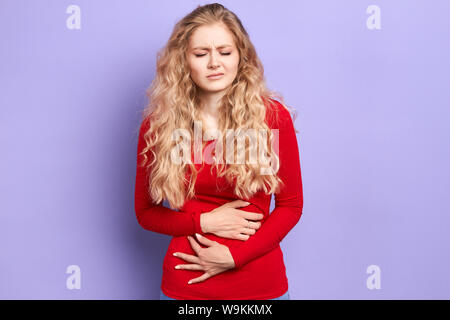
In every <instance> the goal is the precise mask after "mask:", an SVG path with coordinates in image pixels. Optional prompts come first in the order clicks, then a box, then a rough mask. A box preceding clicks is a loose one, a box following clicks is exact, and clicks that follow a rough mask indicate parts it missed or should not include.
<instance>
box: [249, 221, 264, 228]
mask: <svg viewBox="0 0 450 320" xmlns="http://www.w3.org/2000/svg"><path fill="white" fill-rule="evenodd" d="M259 227H261V222H252V221H249V222H248V227H247V229H259Z"/></svg>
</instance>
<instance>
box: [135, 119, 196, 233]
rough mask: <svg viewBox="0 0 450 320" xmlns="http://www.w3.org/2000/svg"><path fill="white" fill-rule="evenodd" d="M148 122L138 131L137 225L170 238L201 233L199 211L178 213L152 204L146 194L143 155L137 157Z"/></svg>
mask: <svg viewBox="0 0 450 320" xmlns="http://www.w3.org/2000/svg"><path fill="white" fill-rule="evenodd" d="M149 126H150V122H149V120H148V118H147V119H145V120H144V121H143V122H142V124H141V127H140V129H139V139H138V147H137V166H136V185H135V200H134V208H135V212H136V218H137V220H138V223H139V225H140V226H141V227H142V228H144V229H146V230H149V231H154V232H158V233H163V234H167V235H172V236H186V235H192V234H194V233H196V232H197V233H200V232H201V226H200V211H196V212H194V213H187V212H179V211H175V210H172V209H170V208H167V207H164V206H162V204H159V205H156V204H153V202H152V200H151V199H150V196H149V194H148V191H147V190H148V179H146V176H147V175H146V170H145V167H144V166H142V161H143V160H144V156H143V155H139V154H140V153H141V152H142V150H143V149H144V147H145V145H146V143H145V140H144V133H145V132H146V131H147V130H148V128H149ZM147 157H148V159H147V163H146V165H147V164H148V161H151V160H152V155H151V152H150V150H149V151H148V152H147Z"/></svg>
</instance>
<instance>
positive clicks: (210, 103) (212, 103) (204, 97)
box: [200, 91, 225, 118]
mask: <svg viewBox="0 0 450 320" xmlns="http://www.w3.org/2000/svg"><path fill="white" fill-rule="evenodd" d="M224 95H225V92H224V91H221V92H202V93H201V94H200V102H201V105H200V110H201V112H202V114H204V115H207V116H211V117H214V118H218V117H219V106H220V105H219V102H220V100H221V99H222V97H223V96H224Z"/></svg>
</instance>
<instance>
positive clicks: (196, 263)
mask: <svg viewBox="0 0 450 320" xmlns="http://www.w3.org/2000/svg"><path fill="white" fill-rule="evenodd" d="M196 235H197V238H198V240H199V241H200V243H201V244H203V245H205V246H208V248H202V247H201V246H200V245H199V244H198V243H197V241H195V239H194V238H192V237H189V236H188V239H189V242H190V244H191V247H192V249H194V251H195V253H196V254H197V256H193V255H190V254H186V253H182V252H175V253H174V254H173V255H174V256H176V257H178V258H181V259H183V260H186V261H187V262H191V264H180V265H177V266H175V268H176V269H185V270H203V271H205V273H204V274H203V275H201V276H200V277H198V278H195V279H192V280H190V281H189V282H188V284H192V283H197V282H202V281H205V280H206V279H208V278H210V277H212V276H214V275H216V274H219V273H221V272H224V271H226V270H228V269H233V268H234V267H235V264H234V260H233V256H232V255H231V253H230V250H229V249H228V247H227V246H225V245H223V244H220V243H218V242H216V241H212V240H209V239H208V238H206V237H203V236H201V235H199V234H198V233H196Z"/></svg>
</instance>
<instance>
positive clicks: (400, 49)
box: [0, 0, 450, 299]
mask: <svg viewBox="0 0 450 320" xmlns="http://www.w3.org/2000/svg"><path fill="white" fill-rule="evenodd" d="M206 3H208V2H198V1H186V0H183V1H181V0H179V1H161V2H159V1H144V0H141V1H136V0H134V1H111V0H108V1H106V0H105V1H100V0H99V1H88V0H84V1H80V0H78V1H62V0H60V1H48V0H40V1H17V0H14V1H13V0H7V1H5V0H2V1H1V2H0V35H1V37H0V38H1V39H2V40H1V50H0V88H1V89H0V90H1V94H0V106H1V108H0V141H1V152H2V157H1V158H0V159H1V160H0V170H1V179H0V188H1V190H0V194H1V202H0V212H1V216H0V219H1V220H0V244H1V260H0V298H2V299H159V286H160V283H161V274H162V261H163V257H164V254H165V252H166V249H167V246H168V244H169V241H170V237H169V236H166V235H161V234H157V233H153V232H149V231H146V230H144V229H142V228H141V227H140V226H139V225H138V223H137V220H136V218H135V213H134V179H135V168H136V163H135V161H136V146H137V130H138V126H139V121H140V111H141V110H142V109H143V108H144V106H145V104H146V102H147V100H146V98H145V89H146V88H147V87H148V86H149V84H150V82H151V80H152V79H153V77H154V73H155V59H156V51H157V50H158V49H159V48H161V47H162V46H163V45H164V44H165V42H166V41H167V39H168V37H169V34H170V32H171V30H172V28H173V25H174V24H175V22H176V21H177V20H178V19H180V18H181V17H183V16H184V15H185V14H187V13H188V12H190V11H191V10H193V9H194V8H195V7H196V6H197V5H198V4H206ZM221 3H222V4H224V5H225V6H226V7H228V8H229V9H231V10H232V11H234V12H235V13H236V14H237V15H238V16H239V17H240V18H241V20H242V22H243V24H244V26H245V27H246V29H247V30H248V32H249V34H250V36H251V40H252V41H253V43H254V44H255V46H256V48H257V52H258V54H259V56H260V58H261V60H262V62H263V64H264V66H265V71H266V79H267V83H268V85H269V87H270V88H271V89H273V90H276V91H279V92H281V93H282V94H283V95H284V97H285V99H286V102H287V103H288V104H289V105H291V106H293V107H294V108H295V109H296V110H298V117H297V120H296V122H295V126H296V128H298V129H299V130H300V135H299V136H298V141H299V146H300V157H301V165H302V175H303V186H304V210H303V216H302V218H301V220H300V222H299V223H298V224H297V226H296V227H295V228H294V229H293V230H292V231H291V232H290V233H289V234H288V235H287V237H286V238H285V239H284V240H283V241H282V243H281V246H282V249H283V252H284V256H285V263H286V268H287V275H288V279H289V290H290V293H291V298H292V299H449V298H450V274H449V270H450V268H449V267H450V257H449V252H450V236H449V234H448V230H449V224H450V218H449V211H450V210H449V209H450V205H449V201H448V200H449V196H448V193H449V187H450V186H449V181H450V177H449V172H450V171H449V169H448V164H449V163H450V156H449V150H450V148H449V143H448V141H449V138H450V129H449V127H450V126H449V116H450V111H449V106H450V90H449V89H450V88H449V82H450V81H449V80H450V42H449V39H450V20H449V19H448V13H449V12H450V2H449V1H447V0H440V1H437V0H435V1H425V0H423V1H412V0H402V1H399V0H397V1H387V0H372V1H363V0H352V1H333V0H327V1H299V0H292V1H277V2H273V1H237V0H236V1H222V2H221ZM72 4H76V5H78V6H80V8H81V29H80V30H69V29H68V28H67V27H66V19H67V18H68V17H69V16H70V14H68V13H66V8H67V7H68V6H69V5H72ZM372 4H374V5H378V6H379V7H380V8H381V27H382V28H381V30H369V29H368V28H367V27H366V19H367V18H368V17H369V15H370V14H367V13H366V8H367V7H368V6H369V5H372ZM272 206H273V203H272ZM73 264H74V265H78V266H80V268H81V289H79V290H69V289H67V288H66V279H67V277H69V275H68V274H66V268H67V267H68V266H69V265H73ZM373 264H374V265H377V266H379V267H380V269H381V288H380V289H374V290H369V289H368V288H367V286H366V279H367V278H368V277H369V276H370V275H369V274H367V273H366V269H367V267H368V266H370V265H373Z"/></svg>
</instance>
